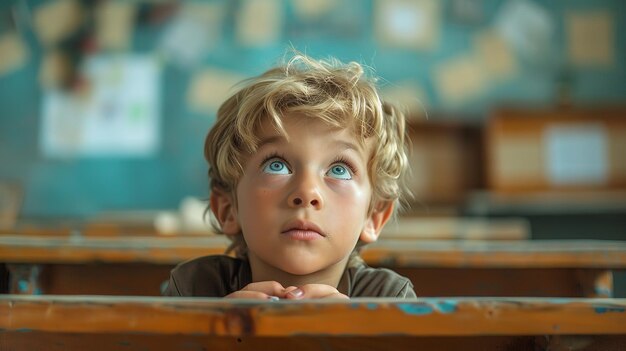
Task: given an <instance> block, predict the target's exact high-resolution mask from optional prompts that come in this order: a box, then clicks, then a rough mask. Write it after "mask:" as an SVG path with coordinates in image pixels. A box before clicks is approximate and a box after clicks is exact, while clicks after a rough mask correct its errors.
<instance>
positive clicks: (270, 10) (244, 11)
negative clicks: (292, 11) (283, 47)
mask: <svg viewBox="0 0 626 351" xmlns="http://www.w3.org/2000/svg"><path fill="white" fill-rule="evenodd" d="M240 6H241V7H240V8H239V12H238V13H237V24H236V28H235V37H236V38H237V42H239V44H241V45H243V46H248V47H262V46H267V45H272V44H274V43H276V42H278V40H279V38H280V35H281V33H282V29H283V20H284V14H283V11H284V10H283V5H282V3H281V2H279V1H278V0H244V1H241V2H240Z"/></svg>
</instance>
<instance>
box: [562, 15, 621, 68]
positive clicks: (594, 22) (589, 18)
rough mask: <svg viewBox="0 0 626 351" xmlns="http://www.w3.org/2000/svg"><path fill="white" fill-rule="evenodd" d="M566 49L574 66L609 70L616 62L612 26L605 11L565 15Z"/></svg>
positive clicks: (612, 21)
mask: <svg viewBox="0 0 626 351" xmlns="http://www.w3.org/2000/svg"><path fill="white" fill-rule="evenodd" d="M566 22H567V46H568V47H567V49H568V54H569V59H570V62H572V63H573V64H574V65H576V66H604V67H606V66H611V65H613V63H614V61H615V58H614V57H615V44H616V41H615V24H614V20H613V16H612V15H611V14H610V13H609V12H607V11H601V10H598V11H592V12H589V11H585V12H570V13H568V14H567V15H566Z"/></svg>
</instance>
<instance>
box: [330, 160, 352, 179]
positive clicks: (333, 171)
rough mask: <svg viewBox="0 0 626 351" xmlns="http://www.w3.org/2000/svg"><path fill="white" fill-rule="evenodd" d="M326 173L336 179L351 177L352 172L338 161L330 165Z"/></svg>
mask: <svg viewBox="0 0 626 351" xmlns="http://www.w3.org/2000/svg"><path fill="white" fill-rule="evenodd" d="M326 175H328V176H330V177H333V178H337V179H344V180H348V179H352V174H350V170H348V167H346V166H344V165H342V164H339V163H336V164H334V165H332V166H331V167H330V169H329V170H328V173H326Z"/></svg>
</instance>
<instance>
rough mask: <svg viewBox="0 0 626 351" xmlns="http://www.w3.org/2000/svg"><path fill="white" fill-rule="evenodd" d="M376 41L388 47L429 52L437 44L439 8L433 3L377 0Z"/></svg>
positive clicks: (424, 0) (426, 1)
mask: <svg viewBox="0 0 626 351" xmlns="http://www.w3.org/2000/svg"><path fill="white" fill-rule="evenodd" d="M375 14H376V18H375V25H374V30H375V33H376V38H377V39H378V40H379V41H380V42H381V43H382V44H383V45H388V46H395V47H403V48H408V49H418V50H432V49H435V48H436V45H437V43H438V41H439V30H440V21H441V5H440V2H439V1H436V0H378V1H377V2H376V9H375Z"/></svg>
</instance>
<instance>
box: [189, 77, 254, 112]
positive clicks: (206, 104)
mask: <svg viewBox="0 0 626 351" xmlns="http://www.w3.org/2000/svg"><path fill="white" fill-rule="evenodd" d="M243 79H244V77H243V76H241V75H239V74H237V73H234V72H228V71H224V70H219V69H215V68H209V69H205V70H204V71H202V72H200V73H199V74H196V75H195V76H194V79H193V81H192V82H191V84H190V86H189V89H188V90H187V102H188V104H189V106H190V107H191V109H192V110H194V111H196V112H200V113H207V114H211V113H215V112H216V111H217V109H218V108H219V107H220V105H222V103H223V102H224V101H225V100H226V99H227V98H228V97H229V96H230V95H232V94H233V93H234V91H233V87H234V86H235V85H236V84H237V83H239V82H241V81H242V80H243Z"/></svg>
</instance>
